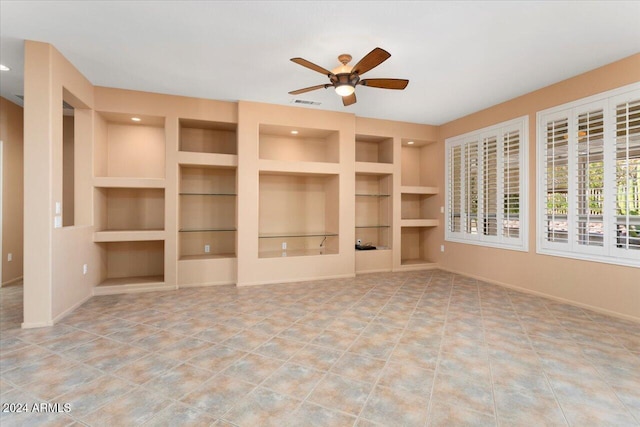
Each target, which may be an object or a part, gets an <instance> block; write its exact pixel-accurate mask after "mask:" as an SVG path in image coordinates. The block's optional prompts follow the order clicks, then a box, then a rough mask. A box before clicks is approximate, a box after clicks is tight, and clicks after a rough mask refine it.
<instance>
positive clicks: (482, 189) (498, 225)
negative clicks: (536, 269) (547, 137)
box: [445, 117, 527, 249]
mask: <svg viewBox="0 0 640 427" xmlns="http://www.w3.org/2000/svg"><path fill="white" fill-rule="evenodd" d="M526 127H527V119H526V117H523V118H520V119H514V120H512V121H510V122H505V123H502V124H500V125H496V126H491V127H489V128H485V129H482V130H480V131H477V132H473V133H470V134H466V135H462V136H459V137H456V138H449V139H447V141H446V143H445V144H446V145H445V150H446V151H445V152H446V157H447V158H446V163H445V164H446V169H447V171H446V177H447V182H446V186H447V188H446V198H447V200H446V207H447V212H446V218H447V226H446V229H445V238H446V239H447V240H450V241H459V242H463V243H473V244H480V245H487V246H496V247H504V248H510V249H525V246H526V230H525V232H523V228H522V227H523V219H524V215H525V214H526V209H524V212H525V213H524V214H523V205H526V203H527V200H526V195H525V187H526V186H525V184H526V172H525V171H526V162H525V160H524V158H523V154H524V153H526V149H525V148H524V146H523V144H525V143H526V137H525V136H523V135H525V129H526Z"/></svg>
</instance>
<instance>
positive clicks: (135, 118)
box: [131, 117, 142, 122]
mask: <svg viewBox="0 0 640 427" xmlns="http://www.w3.org/2000/svg"><path fill="white" fill-rule="evenodd" d="M131 120H133V121H134V122H140V121H142V119H141V118H140V117H131Z"/></svg>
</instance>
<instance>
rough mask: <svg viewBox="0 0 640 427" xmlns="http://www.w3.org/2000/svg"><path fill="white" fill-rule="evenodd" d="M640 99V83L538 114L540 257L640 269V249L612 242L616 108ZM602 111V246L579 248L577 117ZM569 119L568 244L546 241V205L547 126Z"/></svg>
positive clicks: (538, 238)
mask: <svg viewBox="0 0 640 427" xmlns="http://www.w3.org/2000/svg"><path fill="white" fill-rule="evenodd" d="M638 99H640V83H634V84H631V85H628V86H624V87H622V88H618V89H614V90H610V91H607V92H603V93H600V94H597V95H593V96H590V97H587V98H583V99H579V100H576V101H573V102H570V103H567V104H563V105H559V106H556V107H552V108H548V109H546V110H543V111H539V112H537V114H536V122H537V123H536V129H537V137H536V139H537V142H536V163H537V173H536V184H537V188H538V189H539V190H538V195H537V197H536V215H537V217H538V218H537V224H536V225H537V239H536V252H537V253H538V254H541V255H552V256H559V257H565V258H573V259H579V260H586V261H595V262H603V263H608V264H616V265H623V266H631V267H640V250H628V249H627V250H624V249H619V248H616V247H615V245H614V244H613V243H612V239H613V240H615V239H616V235H615V233H616V232H615V224H614V222H613V220H612V218H614V203H615V190H614V188H615V185H614V182H615V181H614V180H615V177H614V176H613V175H614V174H613V169H612V168H611V163H612V162H614V161H615V156H616V153H615V125H616V121H615V120H616V118H615V115H616V111H615V109H616V106H617V105H619V104H621V103H624V102H629V101H633V100H638ZM599 108H600V109H602V110H603V113H604V150H603V151H604V187H605V188H604V192H605V193H604V204H603V212H602V217H603V225H602V227H603V246H601V247H600V246H589V245H580V244H578V242H577V240H576V223H577V221H576V213H577V210H576V207H575V197H573V195H575V194H576V164H575V161H574V160H573V159H574V156H575V150H576V147H575V137H576V134H577V132H576V130H577V129H576V117H578V115H580V114H582V113H585V112H587V111H593V110H594V109H599ZM564 118H566V119H568V121H569V122H568V124H569V153H568V158H569V164H568V170H569V182H568V185H569V188H568V195H569V196H568V207H569V209H568V213H567V225H568V241H567V242H550V241H548V240H547V239H546V230H547V225H546V224H545V221H546V206H547V200H546V199H547V189H546V180H545V176H546V173H547V171H546V166H547V165H546V144H547V139H546V134H547V123H549V122H550V121H553V120H558V119H564Z"/></svg>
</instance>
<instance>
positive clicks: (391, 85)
mask: <svg viewBox="0 0 640 427" xmlns="http://www.w3.org/2000/svg"><path fill="white" fill-rule="evenodd" d="M358 84H361V85H363V86H369V87H379V88H381V89H398V90H402V89H404V88H405V87H407V85H408V84H409V80H405V79H363V80H360V81H359V82H358Z"/></svg>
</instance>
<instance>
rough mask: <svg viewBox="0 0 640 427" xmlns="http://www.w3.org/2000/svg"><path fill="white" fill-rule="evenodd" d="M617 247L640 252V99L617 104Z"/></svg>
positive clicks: (615, 221)
mask: <svg viewBox="0 0 640 427" xmlns="http://www.w3.org/2000/svg"><path fill="white" fill-rule="evenodd" d="M615 135H616V139H615V159H616V161H615V165H614V166H615V188H616V192H615V208H614V212H615V216H614V219H613V222H614V224H615V233H616V238H615V240H614V244H615V247H616V248H620V249H624V250H637V251H638V252H640V99H638V100H635V101H631V102H625V103H621V104H618V105H616V107H615Z"/></svg>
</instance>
